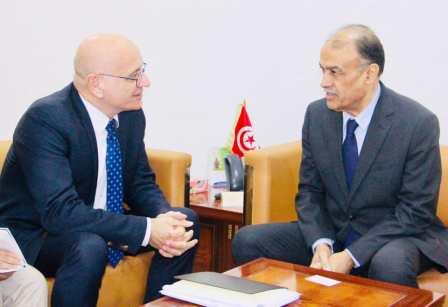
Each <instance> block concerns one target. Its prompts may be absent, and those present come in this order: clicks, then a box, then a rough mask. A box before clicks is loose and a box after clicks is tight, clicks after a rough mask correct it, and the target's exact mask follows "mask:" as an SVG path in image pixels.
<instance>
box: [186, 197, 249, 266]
mask: <svg viewBox="0 0 448 307" xmlns="http://www.w3.org/2000/svg"><path fill="white" fill-rule="evenodd" d="M190 208H191V209H193V210H194V211H195V212H196V213H197V214H198V215H199V220H200V222H201V235H200V238H199V246H198V251H197V254H196V258H195V262H194V266H193V271H194V272H199V271H214V272H224V271H227V270H229V269H230V268H233V267H235V263H234V262H233V258H232V250H231V247H232V239H233V237H234V235H235V233H236V232H237V231H238V229H239V228H240V227H241V226H242V223H243V208H241V207H233V208H232V207H229V208H223V207H222V206H221V203H220V202H219V201H215V202H214V203H213V204H209V203H208V200H207V193H198V194H192V195H190Z"/></svg>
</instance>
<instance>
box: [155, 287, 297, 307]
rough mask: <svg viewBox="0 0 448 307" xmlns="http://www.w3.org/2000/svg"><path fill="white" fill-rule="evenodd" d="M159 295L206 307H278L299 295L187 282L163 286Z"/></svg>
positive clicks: (285, 291)
mask: <svg viewBox="0 0 448 307" xmlns="http://www.w3.org/2000/svg"><path fill="white" fill-rule="evenodd" d="M160 293H162V294H163V295H166V296H169V297H173V298H177V299H180V300H183V301H187V302H191V303H195V304H199V305H202V306H207V307H224V306H228V307H232V306H233V307H278V306H284V305H287V304H289V303H291V302H294V301H295V300H297V299H299V297H300V293H298V292H295V291H292V290H289V289H284V288H282V289H275V290H268V291H263V292H259V293H255V294H247V293H242V292H237V291H232V290H227V289H224V288H218V287H214V286H209V285H205V284H200V283H196V282H192V281H188V280H181V281H178V282H175V283H174V284H172V285H165V286H163V289H162V290H161V291H160Z"/></svg>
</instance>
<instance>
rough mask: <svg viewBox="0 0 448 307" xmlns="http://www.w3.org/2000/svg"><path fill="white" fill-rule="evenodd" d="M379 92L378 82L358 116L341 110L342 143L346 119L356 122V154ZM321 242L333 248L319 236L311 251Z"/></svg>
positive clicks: (359, 148) (330, 242)
mask: <svg viewBox="0 0 448 307" xmlns="http://www.w3.org/2000/svg"><path fill="white" fill-rule="evenodd" d="M380 94H381V87H380V86H379V84H378V87H377V89H376V92H375V94H374V95H373V98H372V100H371V101H370V102H369V104H368V105H367V107H366V108H365V109H364V110H362V111H361V113H359V114H358V116H353V115H351V114H349V113H347V112H342V122H343V124H342V143H344V141H345V137H346V134H347V131H346V130H347V122H348V120H349V119H353V120H355V121H356V123H357V124H358V127H357V128H356V130H355V137H356V144H357V147H358V155H360V154H361V150H362V145H363V144H364V140H365V138H366V134H367V129H368V128H369V124H370V121H371V120H372V116H373V112H374V111H375V107H376V105H377V103H378V99H379V98H380ZM321 243H325V244H327V245H329V246H330V247H331V249H332V250H333V243H334V241H333V240H330V239H328V238H320V239H317V240H316V241H315V242H314V243H313V246H312V248H313V252H314V251H315V250H316V247H317V246H318V245H319V244H321ZM345 251H346V252H347V253H348V254H349V255H350V257H351V258H352V260H353V262H354V263H355V268H357V267H359V266H360V264H359V262H358V260H356V258H355V257H354V256H353V254H352V253H351V252H350V250H349V249H348V248H346V249H345Z"/></svg>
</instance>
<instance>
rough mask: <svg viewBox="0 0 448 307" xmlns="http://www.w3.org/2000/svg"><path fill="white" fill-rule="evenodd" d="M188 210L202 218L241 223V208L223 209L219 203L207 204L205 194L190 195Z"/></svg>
mask: <svg viewBox="0 0 448 307" xmlns="http://www.w3.org/2000/svg"><path fill="white" fill-rule="evenodd" d="M190 208H192V209H193V210H194V211H195V212H196V213H198V214H199V216H200V217H202V218H208V219H213V220H222V221H225V222H229V223H242V220H243V207H223V206H222V205H221V202H220V201H215V202H213V203H211V204H210V203H209V202H208V201H207V192H204V193H196V194H190Z"/></svg>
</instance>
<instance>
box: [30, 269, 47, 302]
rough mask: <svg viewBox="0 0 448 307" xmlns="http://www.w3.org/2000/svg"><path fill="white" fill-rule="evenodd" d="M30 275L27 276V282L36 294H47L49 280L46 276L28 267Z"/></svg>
mask: <svg viewBox="0 0 448 307" xmlns="http://www.w3.org/2000/svg"><path fill="white" fill-rule="evenodd" d="M27 270H28V273H27V275H26V279H27V282H29V284H30V285H31V287H32V288H33V289H35V292H36V293H45V295H46V294H47V280H46V279H45V277H44V275H42V273H41V272H39V271H38V270H37V269H35V268H34V267H32V266H28V267H27Z"/></svg>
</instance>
